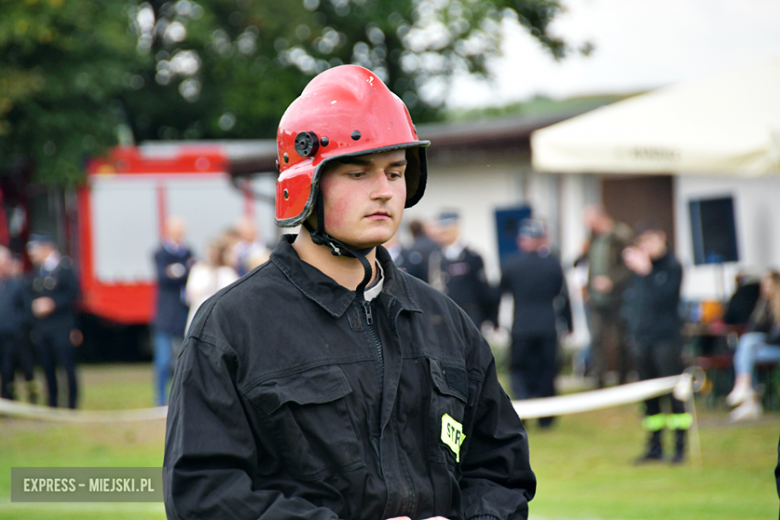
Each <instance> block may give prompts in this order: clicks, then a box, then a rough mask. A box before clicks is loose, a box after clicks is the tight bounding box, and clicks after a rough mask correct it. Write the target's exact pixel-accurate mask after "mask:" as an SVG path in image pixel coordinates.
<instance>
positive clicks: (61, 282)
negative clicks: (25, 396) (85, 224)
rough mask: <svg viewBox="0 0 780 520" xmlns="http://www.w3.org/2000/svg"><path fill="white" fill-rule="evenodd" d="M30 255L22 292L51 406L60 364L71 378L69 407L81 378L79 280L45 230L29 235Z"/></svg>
mask: <svg viewBox="0 0 780 520" xmlns="http://www.w3.org/2000/svg"><path fill="white" fill-rule="evenodd" d="M27 255H28V256H29V257H30V261H31V262H32V264H33V273H32V277H31V278H30V279H29V280H28V281H27V283H26V284H25V288H24V290H23V292H22V295H23V296H22V301H23V308H24V311H25V313H27V319H28V320H29V321H30V322H31V323H32V331H31V332H30V336H31V338H32V342H33V343H34V344H35V348H36V352H37V354H38V361H39V362H40V363H41V365H43V371H44V373H45V374H46V385H47V390H48V393H49V406H52V407H56V406H57V394H58V392H57V370H56V369H57V364H59V365H60V366H61V367H62V368H64V369H65V373H66V375H67V378H68V407H69V408H76V403H77V399H78V382H77V379H76V353H75V351H74V347H73V342H72V339H71V338H72V337H73V334H72V333H73V332H75V329H76V315H75V308H74V307H75V304H76V300H77V298H78V296H79V284H78V280H77V279H76V275H75V274H74V272H73V268H72V265H71V261H70V259H69V258H67V257H63V256H60V253H59V251H57V247H56V246H55V244H54V239H53V238H52V237H51V236H49V235H47V234H44V233H36V234H32V235H30V239H29V241H28V242H27Z"/></svg>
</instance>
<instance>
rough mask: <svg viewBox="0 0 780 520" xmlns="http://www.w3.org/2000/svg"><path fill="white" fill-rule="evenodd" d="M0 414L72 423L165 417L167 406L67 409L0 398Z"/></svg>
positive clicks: (145, 419)
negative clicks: (133, 408) (120, 408)
mask: <svg viewBox="0 0 780 520" xmlns="http://www.w3.org/2000/svg"><path fill="white" fill-rule="evenodd" d="M0 415H8V416H11V417H19V418H22V419H37V420H40V421H57V422H72V423H96V422H118V421H149V420H155V419H165V418H166V417H167V416H168V407H167V406H158V407H156V408H139V409H137V410H68V409H63V408H49V407H47V406H37V405H34V404H26V403H19V402H17V401H11V400H8V399H0Z"/></svg>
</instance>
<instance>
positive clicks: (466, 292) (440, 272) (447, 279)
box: [430, 210, 498, 328]
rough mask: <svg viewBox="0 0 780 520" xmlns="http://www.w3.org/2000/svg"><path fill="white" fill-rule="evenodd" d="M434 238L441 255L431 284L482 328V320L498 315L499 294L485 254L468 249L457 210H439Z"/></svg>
mask: <svg viewBox="0 0 780 520" xmlns="http://www.w3.org/2000/svg"><path fill="white" fill-rule="evenodd" d="M435 240H436V242H437V243H438V244H439V246H440V247H441V255H440V256H439V259H440V261H439V264H438V265H436V266H433V270H432V271H433V273H432V274H433V277H432V279H431V281H430V284H431V285H433V287H435V288H437V289H439V290H441V291H443V292H444V294H446V295H447V296H449V297H450V298H452V300H453V301H454V302H455V303H457V304H458V305H459V306H460V308H461V309H463V310H464V311H466V314H468V316H469V318H471V320H472V321H473V322H474V324H475V325H476V326H477V328H480V327H481V326H482V322H484V321H486V320H492V319H493V316H495V314H496V308H497V306H498V294H497V291H496V290H495V289H494V288H493V287H491V286H490V284H489V283H488V281H487V276H486V275H485V263H484V262H483V260H482V257H481V256H480V255H479V253H476V252H475V251H473V250H471V249H469V248H468V247H467V246H466V243H465V241H464V240H463V238H462V237H461V234H460V215H459V214H458V213H457V212H455V211H449V210H448V211H443V212H442V213H441V214H439V218H438V219H437V221H436V235H435Z"/></svg>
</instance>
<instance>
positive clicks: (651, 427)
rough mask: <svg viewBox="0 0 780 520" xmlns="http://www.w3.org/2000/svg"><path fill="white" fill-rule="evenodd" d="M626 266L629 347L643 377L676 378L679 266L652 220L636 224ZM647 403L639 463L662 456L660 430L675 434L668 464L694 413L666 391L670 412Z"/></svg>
mask: <svg viewBox="0 0 780 520" xmlns="http://www.w3.org/2000/svg"><path fill="white" fill-rule="evenodd" d="M623 259H624V260H625V262H626V266H628V268H629V269H631V271H632V276H631V280H630V285H629V287H628V289H627V290H626V291H625V293H624V299H625V301H626V310H627V314H628V318H629V319H628V324H629V331H630V334H629V335H630V339H631V349H632V352H633V354H634V359H635V362H636V367H637V370H638V372H639V378H640V379H641V380H646V379H654V378H657V377H666V376H675V375H679V374H680V373H682V371H683V365H682V359H681V354H682V337H681V334H680V327H681V323H680V316H679V313H678V309H679V305H680V286H681V284H682V266H681V265H680V262H678V261H677V259H676V258H675V257H674V254H672V252H671V251H669V247H668V246H667V244H666V232H665V231H664V230H663V228H662V227H661V226H660V225H659V224H658V223H656V222H652V221H647V222H642V223H640V224H639V225H638V226H637V229H636V237H635V239H634V244H633V245H631V246H629V247H627V248H626V249H625V250H624V251H623ZM664 397H665V396H661V397H654V398H652V399H648V400H647V401H645V417H644V419H643V420H642V426H643V427H644V429H645V431H646V432H647V433H648V438H647V447H646V450H645V452H644V453H643V454H642V455H641V456H640V457H639V458H638V459H637V461H636V462H637V463H644V462H652V461H660V460H663V458H664V455H663V447H662V442H661V441H662V439H661V436H662V433H663V430H664V429H667V428H668V429H669V430H670V431H672V432H674V454H673V455H672V458H671V462H673V463H680V462H683V461H684V460H685V440H686V434H687V432H688V428H690V427H691V425H692V423H693V416H692V415H691V414H689V413H687V412H686V410H685V404H684V403H683V402H682V401H680V400H678V399H676V398H675V397H674V395H672V394H669V396H668V398H669V400H670V401H671V413H670V414H665V413H663V412H662V410H661V399H662V398H664Z"/></svg>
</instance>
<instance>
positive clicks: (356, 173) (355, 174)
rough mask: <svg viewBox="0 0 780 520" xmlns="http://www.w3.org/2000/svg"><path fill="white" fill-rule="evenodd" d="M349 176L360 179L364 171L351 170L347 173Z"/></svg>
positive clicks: (364, 173)
mask: <svg viewBox="0 0 780 520" xmlns="http://www.w3.org/2000/svg"><path fill="white" fill-rule="evenodd" d="M347 175H348V176H349V177H352V178H353V179H360V178H361V177H363V176H365V175H366V172H351V173H348V174H347Z"/></svg>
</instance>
